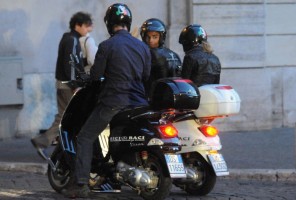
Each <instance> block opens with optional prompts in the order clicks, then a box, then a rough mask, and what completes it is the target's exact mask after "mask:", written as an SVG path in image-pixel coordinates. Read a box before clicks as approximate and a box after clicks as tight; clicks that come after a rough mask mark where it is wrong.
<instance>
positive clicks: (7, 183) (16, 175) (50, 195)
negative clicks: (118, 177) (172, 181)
mask: <svg viewBox="0 0 296 200" xmlns="http://www.w3.org/2000/svg"><path fill="white" fill-rule="evenodd" d="M0 199H1V200H8V199H10V200H11V199H24V200H30V199H32V200H33V199H34V200H36V199H37V200H38V199H40V200H53V199H65V198H63V196H62V195H60V194H57V193H56V192H54V191H53V189H52V188H51V187H50V185H49V183H48V181H47V176H46V175H42V174H34V173H27V172H8V171H0ZM89 199H102V200H103V199H106V200H107V199H108V200H140V199H141V198H140V197H139V196H137V194H135V192H133V191H132V190H130V189H129V188H125V187H124V188H123V190H122V193H120V194H98V193H97V194H92V195H91V197H90V198H89ZM254 199H256V200H296V182H294V181H288V182H283V181H279V182H275V181H255V180H252V181H249V180H234V179H218V180H217V184H216V186H215V188H214V190H213V191H212V192H211V193H210V194H209V195H207V196H205V197H194V196H189V195H187V194H186V193H185V192H183V191H182V190H180V189H178V188H176V187H173V189H172V191H171V195H170V196H169V197H168V198H167V200H254Z"/></svg>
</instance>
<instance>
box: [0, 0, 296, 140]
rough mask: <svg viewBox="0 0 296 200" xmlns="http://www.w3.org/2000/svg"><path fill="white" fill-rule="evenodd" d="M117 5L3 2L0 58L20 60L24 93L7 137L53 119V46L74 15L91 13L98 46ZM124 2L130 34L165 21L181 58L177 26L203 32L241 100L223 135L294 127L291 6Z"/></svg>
mask: <svg viewBox="0 0 296 200" xmlns="http://www.w3.org/2000/svg"><path fill="white" fill-rule="evenodd" d="M115 2H117V1H113V0H112V1H110V0H108V1H107V0H101V1H97V0H87V1H81V0H51V1H47V0H26V1H23V0H13V1H11V0H1V7H0V19H1V21H2V22H4V23H2V25H1V27H0V56H1V57H5V56H7V57H13V56H17V57H20V58H22V67H23V76H22V77H23V95H24V99H23V101H24V102H23V105H22V106H21V107H17V106H16V109H17V112H15V111H12V113H10V115H7V116H14V118H15V121H14V120H11V121H12V123H11V122H7V120H6V119H5V120H6V121H5V120H3V121H2V122H1V123H4V122H5V124H7V123H9V124H10V125H9V126H10V127H15V130H16V132H14V133H12V134H5V135H11V136H13V135H34V134H36V133H37V132H39V129H47V128H48V127H49V126H50V124H51V122H52V120H53V118H54V114H55V113H56V102H55V88H54V71H55V62H56V57H57V48H58V43H59V40H60V38H61V36H62V34H63V32H65V31H67V30H68V21H69V19H70V17H71V15H72V14H73V13H74V12H77V11H80V10H82V11H87V12H89V13H91V14H92V16H93V18H94V24H95V28H94V31H93V33H92V35H93V36H94V38H95V40H96V42H97V43H99V42H101V41H102V40H104V39H106V38H108V33H107V30H106V27H105V25H104V22H103V17H104V14H105V10H106V8H107V7H108V6H109V5H111V4H112V3H115ZM121 2H123V3H126V4H127V5H128V6H129V7H130V8H131V10H132V13H133V25H132V28H131V29H132V30H133V29H138V28H139V27H140V26H141V24H142V23H143V22H144V21H145V20H146V19H148V18H151V17H156V18H160V19H162V20H163V21H164V22H165V23H166V24H167V26H168V34H167V41H166V44H167V46H168V47H170V48H171V49H173V50H174V51H176V52H177V53H179V54H180V57H181V58H183V56H184V53H183V51H182V46H181V45H180V44H179V43H178V38H179V34H180V32H181V30H182V28H183V27H185V26H186V25H188V24H190V23H200V24H201V25H202V26H203V27H204V28H205V29H206V31H207V32H208V35H209V41H210V42H211V44H212V45H213V47H214V50H215V51H214V53H215V54H216V55H217V56H219V58H220V60H221V63H222V66H223V70H222V75H221V83H224V84H229V85H232V86H233V87H234V88H235V89H236V90H237V91H238V93H239V94H240V97H241V99H242V104H241V112H240V114H239V115H236V116H231V117H229V118H224V119H218V120H216V122H215V123H216V124H219V127H220V128H221V129H222V130H233V131H239V130H259V129H270V128H272V127H281V126H290V127H294V124H295V119H296V106H295V105H294V102H296V95H295V94H294V93H295V91H296V79H295V78H294V77H295V76H296V56H295V55H294V54H295V52H296V26H295V24H294V19H295V16H296V0H211V1H208V0H182V1H180V0H161V1H159V0H150V1H145V0H140V1H133V0H123V1H121ZM139 4H140V6H139ZM53 10H54V14H53ZM8 91H9V90H8ZM12 110H13V109H12ZM2 111H3V112H2ZM2 111H1V110H0V112H2V113H0V115H1V116H6V114H5V112H7V110H6V109H3V110H2ZM15 115H16V116H15Z"/></svg>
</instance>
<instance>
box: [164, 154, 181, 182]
mask: <svg viewBox="0 0 296 200" xmlns="http://www.w3.org/2000/svg"><path fill="white" fill-rule="evenodd" d="M165 160H166V163H167V165H168V168H169V172H170V175H171V178H186V173H185V168H184V164H183V160H182V157H181V155H176V154H165Z"/></svg>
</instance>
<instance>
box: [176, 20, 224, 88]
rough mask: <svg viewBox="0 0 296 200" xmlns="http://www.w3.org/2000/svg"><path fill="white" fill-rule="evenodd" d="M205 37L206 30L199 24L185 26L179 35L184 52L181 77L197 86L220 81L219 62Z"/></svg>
mask: <svg viewBox="0 0 296 200" xmlns="http://www.w3.org/2000/svg"><path fill="white" fill-rule="evenodd" d="M207 38H208V36H207V33H206V31H205V30H204V28H203V27H202V26H201V25H199V24H192V25H189V26H187V27H185V28H184V29H183V30H182V32H181V34H180V37H179V43H180V44H182V45H183V50H184V52H185V56H184V60H183V65H182V78H187V79H190V80H192V81H193V82H194V83H195V84H196V85H197V86H198V87H199V86H201V85H205V84H218V83H219V82H220V73H221V64H220V61H219V58H218V57H217V56H216V55H215V54H213V49H212V47H211V45H210V43H209V42H208V41H207Z"/></svg>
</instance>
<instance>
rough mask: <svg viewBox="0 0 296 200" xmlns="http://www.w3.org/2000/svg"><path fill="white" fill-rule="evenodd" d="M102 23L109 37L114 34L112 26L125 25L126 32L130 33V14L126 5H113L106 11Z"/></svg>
mask: <svg viewBox="0 0 296 200" xmlns="http://www.w3.org/2000/svg"><path fill="white" fill-rule="evenodd" d="M104 22H105V24H106V26H107V29H108V32H109V34H110V35H113V34H114V33H113V30H112V29H113V26H114V25H126V26H127V28H128V31H130V28H131V24H132V12H131V11H130V9H129V8H128V7H127V5H125V4H122V3H115V4H113V5H111V6H109V8H108V9H107V11H106V15H105V17H104Z"/></svg>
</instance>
